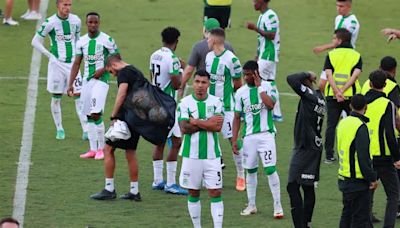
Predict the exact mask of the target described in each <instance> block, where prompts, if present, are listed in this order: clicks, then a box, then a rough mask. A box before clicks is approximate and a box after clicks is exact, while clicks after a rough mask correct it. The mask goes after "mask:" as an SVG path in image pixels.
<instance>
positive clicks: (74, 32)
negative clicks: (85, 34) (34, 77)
mask: <svg viewBox="0 0 400 228" xmlns="http://www.w3.org/2000/svg"><path fill="white" fill-rule="evenodd" d="M56 3H57V13H55V14H53V15H52V16H51V17H49V18H47V19H46V21H45V22H44V23H43V24H42V26H41V27H40V29H39V30H38V31H37V33H36V34H35V36H34V37H33V39H32V46H33V47H34V48H36V49H37V50H38V51H40V52H41V53H42V54H44V55H45V56H47V57H48V58H49V64H48V68H47V91H49V92H50V93H51V94H52V98H51V106H50V107H51V114H52V116H53V120H54V124H55V125H56V129H57V134H56V139H65V132H64V128H63V126H62V115H61V97H62V95H63V94H65V93H66V92H67V89H68V77H69V75H70V73H71V68H72V62H73V61H74V58H75V44H76V42H77V41H78V39H79V36H80V32H81V20H80V19H79V17H78V16H76V15H74V14H72V13H70V12H71V6H72V0H57V1H56ZM47 35H49V37H50V41H51V48H50V51H48V50H47V49H46V48H45V47H44V46H43V44H42V43H43V38H44V37H45V36H47ZM79 77H80V76H79ZM75 102H80V101H79V99H77V100H75ZM76 107H79V105H76ZM78 112H80V111H77V113H78Z"/></svg>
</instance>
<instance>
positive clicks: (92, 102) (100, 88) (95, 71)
mask: <svg viewBox="0 0 400 228" xmlns="http://www.w3.org/2000/svg"><path fill="white" fill-rule="evenodd" d="M86 25H87V28H88V33H87V34H86V35H84V36H82V37H81V38H80V40H79V41H78V42H77V44H76V57H75V61H74V64H73V66H72V70H71V76H70V80H69V88H68V95H72V93H73V83H74V80H75V78H76V76H77V74H78V71H79V67H80V65H81V62H82V60H83V61H84V63H85V71H84V77H83V81H84V83H83V84H84V85H83V91H82V102H83V114H84V115H86V116H87V119H88V123H87V129H88V138H89V145H90V149H89V151H88V152H86V153H84V154H81V155H80V157H81V158H95V159H96V160H99V159H103V158H104V153H103V149H104V122H103V112H104V107H105V103H106V98H107V93H108V87H109V86H108V80H109V78H110V74H109V73H108V72H107V71H106V70H105V61H106V59H107V57H108V55H110V54H114V55H119V54H118V53H119V51H118V48H117V45H116V44H115V42H114V40H113V39H112V38H111V37H110V36H109V35H107V34H106V33H104V32H101V31H100V30H99V26H100V15H99V14H98V13H96V12H90V13H88V14H87V15H86Z"/></svg>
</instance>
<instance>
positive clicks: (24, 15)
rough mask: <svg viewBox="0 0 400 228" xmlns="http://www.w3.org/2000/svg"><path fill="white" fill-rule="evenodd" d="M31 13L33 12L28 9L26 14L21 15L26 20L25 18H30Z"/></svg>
mask: <svg viewBox="0 0 400 228" xmlns="http://www.w3.org/2000/svg"><path fill="white" fill-rule="evenodd" d="M30 12H31V11H29V9H27V10H26V12H25V13H24V14H22V15H21V18H24V19H25V17H26V16H28V14H29V13H30Z"/></svg>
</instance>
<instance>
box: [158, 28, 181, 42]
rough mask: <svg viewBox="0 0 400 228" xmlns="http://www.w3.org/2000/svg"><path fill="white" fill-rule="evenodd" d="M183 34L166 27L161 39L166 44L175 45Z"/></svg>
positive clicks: (175, 29)
mask: <svg viewBox="0 0 400 228" xmlns="http://www.w3.org/2000/svg"><path fill="white" fill-rule="evenodd" d="M180 35H181V33H180V32H179V30H178V29H177V28H175V27H166V28H165V29H164V30H163V31H162V32H161V37H162V41H163V42H164V43H166V44H173V43H175V42H176V41H177V40H178V38H179V36H180Z"/></svg>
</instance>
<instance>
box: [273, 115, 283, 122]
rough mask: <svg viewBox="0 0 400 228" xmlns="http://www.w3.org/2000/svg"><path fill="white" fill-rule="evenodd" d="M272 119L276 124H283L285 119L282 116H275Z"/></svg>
mask: <svg viewBox="0 0 400 228" xmlns="http://www.w3.org/2000/svg"><path fill="white" fill-rule="evenodd" d="M272 119H273V120H274V121H275V122H283V117H282V116H276V115H274V116H273V117H272Z"/></svg>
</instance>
